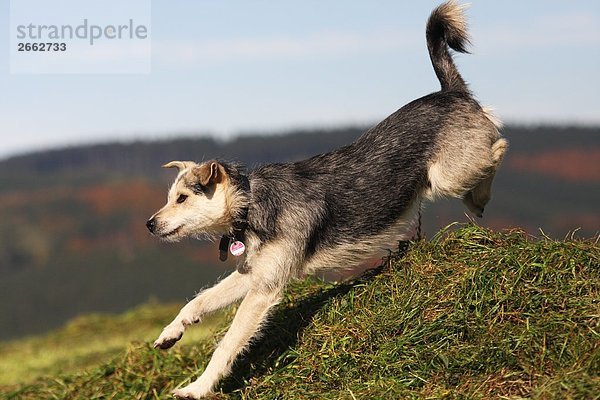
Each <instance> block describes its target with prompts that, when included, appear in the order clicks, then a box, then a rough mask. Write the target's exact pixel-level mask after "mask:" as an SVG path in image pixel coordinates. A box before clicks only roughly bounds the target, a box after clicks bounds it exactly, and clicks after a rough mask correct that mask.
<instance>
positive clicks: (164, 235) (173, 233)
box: [160, 225, 183, 239]
mask: <svg viewBox="0 0 600 400" xmlns="http://www.w3.org/2000/svg"><path fill="white" fill-rule="evenodd" d="M181 228H183V225H179V226H178V227H177V228H175V229H173V230H172V231H169V232H167V233H162V234H160V237H161V238H163V239H169V238H171V237H173V236H175V235H177V234H178V233H179V231H180V230H181Z"/></svg>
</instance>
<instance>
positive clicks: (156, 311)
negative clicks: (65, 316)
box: [0, 302, 223, 388]
mask: <svg viewBox="0 0 600 400" xmlns="http://www.w3.org/2000/svg"><path fill="white" fill-rule="evenodd" d="M181 306H182V305H181V304H156V303H154V302H150V303H148V304H144V305H141V306H139V307H136V308H134V309H132V310H130V311H128V312H126V313H123V314H121V315H107V314H90V315H84V316H81V317H77V318H75V319H73V320H72V321H71V322H69V323H68V324H67V325H65V326H64V327H63V328H61V329H59V330H56V331H54V332H51V333H49V334H47V335H39V336H32V337H28V338H24V339H19V340H13V341H9V342H4V343H2V344H1V346H0V385H3V386H4V387H5V388H6V387H8V386H9V385H14V384H16V383H19V382H20V383H23V382H28V381H32V380H34V379H35V378H38V377H40V376H44V375H46V376H47V375H59V374H65V373H70V372H76V371H79V370H82V369H85V368H88V367H93V366H97V365H99V364H102V363H106V362H110V360H112V359H113V358H114V357H116V356H118V355H120V354H122V353H123V351H125V350H126V349H127V347H128V346H129V344H130V343H131V342H132V341H138V342H151V341H153V340H154V339H156V337H157V336H158V334H159V333H160V331H161V329H162V327H164V326H165V325H166V324H167V323H168V322H170V321H171V320H172V319H173V317H174V316H175V315H176V314H177V312H178V311H179V309H180V308H181ZM222 319H223V318H222V314H217V315H215V316H213V317H212V318H209V319H207V320H205V321H204V322H205V323H204V324H202V326H201V327H200V329H194V330H190V331H189V332H188V333H190V335H189V336H188V335H187V334H186V337H185V338H184V339H183V340H185V342H183V341H182V342H183V343H194V342H196V341H198V340H202V339H206V338H208V337H212V336H213V334H214V332H215V330H216V329H217V326H218V324H219V323H221V324H222V321H221V320H222Z"/></svg>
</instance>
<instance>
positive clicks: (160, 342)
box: [154, 323, 185, 350]
mask: <svg viewBox="0 0 600 400" xmlns="http://www.w3.org/2000/svg"><path fill="white" fill-rule="evenodd" d="M184 329H185V328H184V326H183V324H181V323H177V324H171V325H167V326H166V327H165V329H163V331H162V333H161V334H160V336H159V337H158V339H156V341H155V342H154V348H155V349H156V348H160V349H163V350H165V349H168V348H171V347H173V345H174V344H175V343H177V341H178V340H179V339H181V337H182V336H183V331H184Z"/></svg>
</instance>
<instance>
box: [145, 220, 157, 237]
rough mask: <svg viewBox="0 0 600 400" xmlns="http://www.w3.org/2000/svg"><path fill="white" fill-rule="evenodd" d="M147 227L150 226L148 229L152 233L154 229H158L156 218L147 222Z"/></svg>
mask: <svg viewBox="0 0 600 400" xmlns="http://www.w3.org/2000/svg"><path fill="white" fill-rule="evenodd" d="M146 227H147V228H148V230H149V231H150V232H151V233H154V229H156V220H155V219H154V218H150V219H149V220H148V221H147V222H146Z"/></svg>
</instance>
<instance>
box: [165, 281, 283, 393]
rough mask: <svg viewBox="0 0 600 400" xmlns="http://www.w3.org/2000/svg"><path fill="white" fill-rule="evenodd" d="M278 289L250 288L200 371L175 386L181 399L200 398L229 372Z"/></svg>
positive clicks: (264, 317) (260, 321)
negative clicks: (186, 383) (198, 375)
mask: <svg viewBox="0 0 600 400" xmlns="http://www.w3.org/2000/svg"><path fill="white" fill-rule="evenodd" d="M281 294H282V290H277V291H272V290H271V289H266V288H265V289H261V290H258V289H252V290H250V292H248V294H247V295H246V297H245V298H244V300H243V301H242V303H241V304H240V308H239V309H238V311H237V313H236V315H235V318H234V319H233V322H232V323H231V327H230V328H229V330H228V331H227V333H226V334H225V336H224V337H223V339H222V340H221V342H220V343H219V345H218V346H217V349H216V350H215V352H214V354H213V356H212V358H211V359H210V362H209V363H208V365H207V366H206V369H205V370H204V373H203V374H202V375H201V376H200V377H199V378H198V379H197V380H196V381H194V382H192V383H191V384H189V385H188V386H186V387H184V388H182V389H177V390H175V391H174V392H173V395H174V396H176V397H180V398H185V399H190V398H191V399H200V398H202V397H204V396H206V395H208V394H210V393H211V392H212V390H213V388H214V387H215V386H216V384H217V383H218V382H219V380H220V379H221V378H222V377H223V376H225V375H226V374H228V373H229V371H230V369H231V365H232V364H233V362H234V361H235V359H236V357H237V356H238V354H239V353H241V352H242V351H243V350H244V349H245V348H246V347H247V346H248V344H249V343H250V340H251V339H252V337H253V336H254V335H255V334H256V333H257V332H258V331H259V330H260V327H261V325H262V324H263V322H264V321H265V319H266V317H267V315H268V313H269V310H270V309H271V308H272V307H273V306H274V305H276V304H277V303H278V302H279V300H280V299H281Z"/></svg>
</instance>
